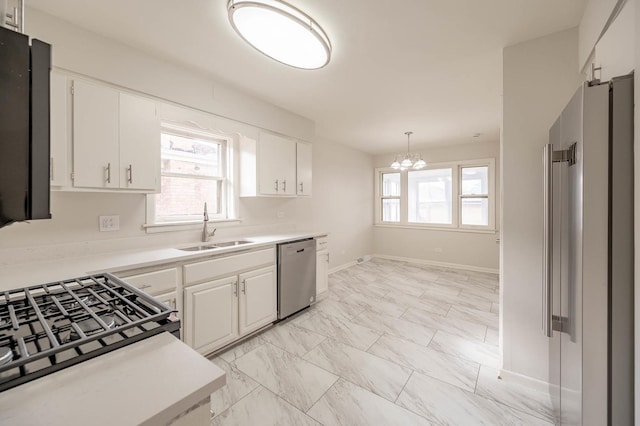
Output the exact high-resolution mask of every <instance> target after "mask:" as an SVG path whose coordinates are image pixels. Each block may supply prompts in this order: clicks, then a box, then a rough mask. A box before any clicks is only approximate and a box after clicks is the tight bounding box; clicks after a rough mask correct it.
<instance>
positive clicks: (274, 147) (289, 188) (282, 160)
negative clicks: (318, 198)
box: [258, 133, 296, 195]
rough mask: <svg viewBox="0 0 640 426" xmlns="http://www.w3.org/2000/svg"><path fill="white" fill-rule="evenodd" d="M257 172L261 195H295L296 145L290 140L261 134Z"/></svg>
mask: <svg viewBox="0 0 640 426" xmlns="http://www.w3.org/2000/svg"><path fill="white" fill-rule="evenodd" d="M258 171H259V179H258V187H259V191H260V193H261V194H269V195H295V193H296V189H295V183H296V143H295V142H294V141H292V140H291V139H285V138H283V137H280V136H276V135H272V134H270V133H261V134H260V141H259V144H258Z"/></svg>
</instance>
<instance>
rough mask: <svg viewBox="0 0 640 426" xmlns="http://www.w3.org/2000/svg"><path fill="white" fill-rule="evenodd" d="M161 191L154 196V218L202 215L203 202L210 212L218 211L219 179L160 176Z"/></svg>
mask: <svg viewBox="0 0 640 426" xmlns="http://www.w3.org/2000/svg"><path fill="white" fill-rule="evenodd" d="M161 183H162V193H161V194H158V195H157V196H156V218H161V220H162V221H171V220H172V219H171V218H172V217H173V218H175V220H180V219H181V220H184V219H185V218H184V216H197V217H202V214H203V208H204V203H205V202H206V203H207V210H208V211H209V213H210V214H219V213H220V202H219V199H220V197H219V194H220V181H217V180H207V179H193V178H182V177H170V176H162V178H161Z"/></svg>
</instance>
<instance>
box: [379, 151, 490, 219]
mask: <svg viewBox="0 0 640 426" xmlns="http://www.w3.org/2000/svg"><path fill="white" fill-rule="evenodd" d="M494 168H495V160H494V159H484V160H471V161H467V160H465V161H458V162H452V163H439V164H430V165H429V166H428V167H427V168H425V169H422V170H407V171H402V172H400V171H397V170H394V169H390V168H382V169H376V224H377V225H388V226H404V227H412V228H416V227H417V228H436V229H441V228H445V229H457V230H473V229H477V230H494V229H495V201H494V188H495V171H494Z"/></svg>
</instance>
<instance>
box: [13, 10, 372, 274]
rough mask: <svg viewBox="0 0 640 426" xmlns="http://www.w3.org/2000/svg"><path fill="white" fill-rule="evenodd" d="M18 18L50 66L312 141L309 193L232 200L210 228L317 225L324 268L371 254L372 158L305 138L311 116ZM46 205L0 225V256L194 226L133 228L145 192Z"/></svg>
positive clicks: (191, 236) (80, 196) (33, 13)
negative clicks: (115, 218) (113, 228)
mask: <svg viewBox="0 0 640 426" xmlns="http://www.w3.org/2000/svg"><path fill="white" fill-rule="evenodd" d="M27 26H28V31H29V34H30V35H31V36H33V37H36V38H40V39H42V40H44V41H47V42H50V43H51V44H52V45H53V65H54V67H57V68H60V69H64V70H68V71H72V72H74V73H79V74H83V75H86V76H89V77H91V78H95V79H99V80H103V81H105V82H108V83H112V84H116V85H119V86H123V87H126V88H129V89H131V90H135V91H138V92H142V93H146V94H148V95H151V96H154V97H156V98H159V99H164V100H168V101H170V102H174V103H177V104H181V105H184V106H188V107H191V108H195V109H198V110H200V111H205V112H208V113H213V114H218V115H220V116H224V117H227V118H230V119H231V120H233V121H231V120H226V119H219V118H216V119H215V121H216V122H220V123H225V124H223V125H228V126H232V127H234V130H237V129H243V128H249V127H250V126H251V127H252V131H254V132H255V131H256V128H264V129H269V130H272V131H275V132H278V133H282V134H285V135H289V136H292V137H296V138H300V139H303V140H307V141H310V142H312V143H313V169H314V170H313V186H314V195H313V197H311V198H254V199H252V198H242V199H240V202H239V211H240V216H241V217H242V219H243V221H242V223H241V224H240V225H229V224H219V225H216V226H218V232H217V234H216V235H218V236H220V237H225V236H236V235H242V234H251V233H253V234H255V233H279V232H290V231H294V230H313V231H327V232H329V233H330V234H331V236H330V241H331V267H332V268H334V267H337V266H340V265H341V264H343V263H348V262H349V261H352V260H354V259H355V258H357V257H359V256H362V255H365V254H368V253H371V223H372V219H371V218H372V217H373V202H372V201H371V197H372V196H373V189H372V187H371V185H372V179H370V176H371V174H372V168H373V165H372V161H373V160H372V156H370V155H369V154H365V153H362V152H359V151H356V150H352V149H349V148H347V147H345V146H343V145H340V144H338V143H329V142H327V141H315V140H314V138H315V124H314V123H313V122H312V121H311V120H309V119H307V118H304V117H301V116H299V115H297V114H294V113H291V112H289V111H285V110H283V109H281V108H279V107H276V106H274V105H270V104H268V103H266V102H264V101H261V100H259V99H256V98H253V97H251V96H249V95H247V94H244V93H242V92H241V91H239V90H236V89H234V88H231V87H228V86H226V85H224V84H222V83H219V82H216V81H213V80H212V79H211V78H210V77H209V76H207V75H204V74H201V73H198V72H196V71H193V70H190V69H187V68H184V67H181V66H179V65H177V64H173V63H170V62H166V61H163V60H160V59H157V58H155V57H152V56H149V55H148V54H146V53H144V52H142V51H137V50H135V49H132V48H131V47H129V46H126V45H123V44H120V43H117V42H115V41H112V40H109V39H106V38H104V37H101V36H99V35H96V34H93V33H91V32H88V31H85V30H83V29H80V28H78V27H75V26H73V25H71V24H69V23H67V22H64V21H61V20H59V19H57V18H54V17H52V16H50V15H47V14H44V13H42V12H39V11H37V10H29V11H28V13H27ZM237 122H243V123H248V124H249V125H250V126H246V125H239V124H237ZM51 208H52V214H53V219H52V220H42V221H33V222H32V223H17V224H13V225H11V226H8V227H6V228H3V229H0V259H2V260H0V264H3V263H4V264H7V263H13V262H22V261H27V260H36V259H40V258H50V257H60V256H64V255H85V254H95V253H97V252H105V251H110V250H122V249H137V248H144V247H155V246H171V245H172V244H178V243H182V242H189V241H193V242H195V241H198V239H199V237H200V231H199V230H198V229H194V230H191V231H181V232H168V233H161V234H149V235H148V234H146V233H145V231H144V230H143V228H142V225H143V224H144V223H145V196H144V195H141V194H121V193H90V192H86V193H69V192H56V191H54V192H53V193H52V202H51ZM279 212H282V213H284V217H283V218H279V217H278V213H279ZM99 215H120V231H117V232H102V233H101V232H99V231H98V216H99ZM367 226H368V228H367Z"/></svg>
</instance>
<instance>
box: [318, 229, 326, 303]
mask: <svg viewBox="0 0 640 426" xmlns="http://www.w3.org/2000/svg"><path fill="white" fill-rule="evenodd" d="M328 289H329V239H328V238H327V237H326V236H324V237H318V238H316V300H318V295H320V294H321V293H324V292H325V291H327V290H328Z"/></svg>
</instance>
